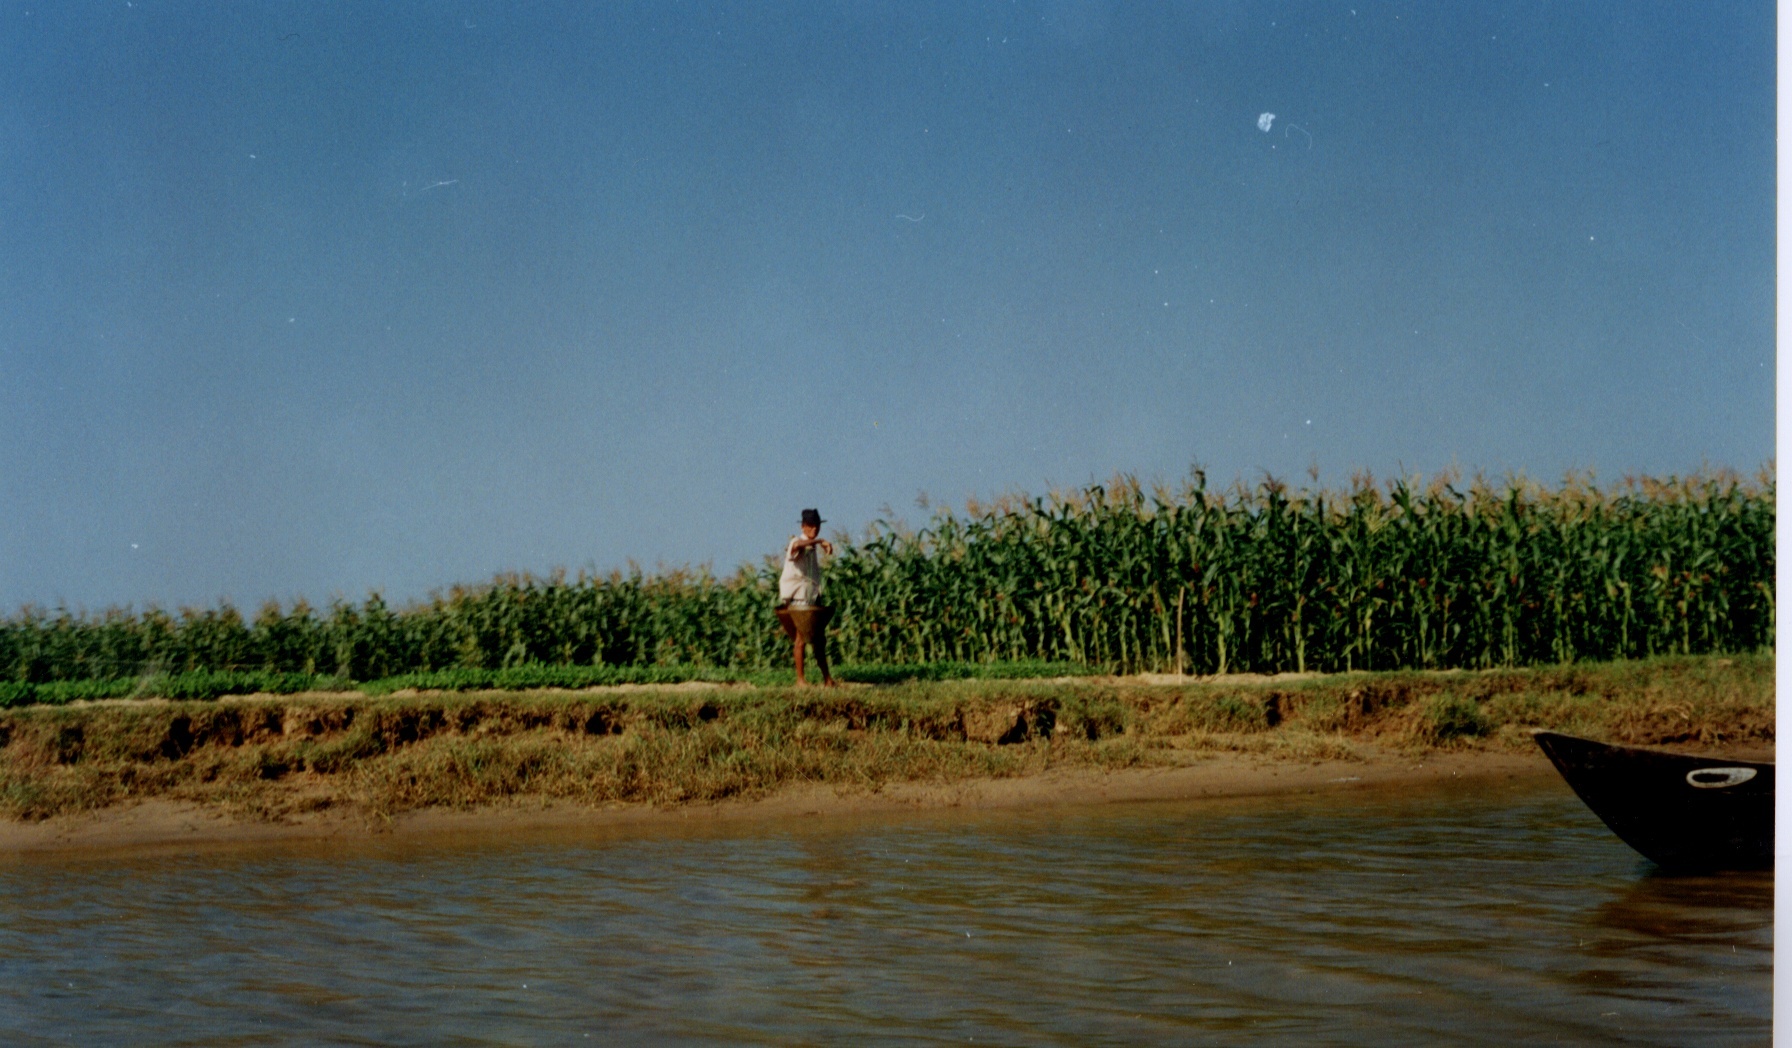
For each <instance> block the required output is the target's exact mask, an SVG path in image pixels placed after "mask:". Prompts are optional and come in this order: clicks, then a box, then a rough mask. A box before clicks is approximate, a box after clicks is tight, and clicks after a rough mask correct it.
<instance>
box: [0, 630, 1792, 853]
mask: <svg viewBox="0 0 1792 1048" xmlns="http://www.w3.org/2000/svg"><path fill="white" fill-rule="evenodd" d="M1538 727H1545V728H1552V729H1556V730H1561V731H1568V732H1572V733H1575V734H1580V735H1587V736H1590V737H1594V738H1603V739H1608V740H1612V741H1619V742H1628V743H1636V744H1663V743H1669V744H1673V743H1678V744H1701V745H1725V744H1729V745H1739V744H1758V743H1762V742H1770V741H1771V740H1772V739H1773V738H1774V707H1773V661H1772V659H1771V658H1769V657H1765V656H1746V657H1733V658H1716V657H1689V658H1660V659H1651V660H1642V661H1634V662H1620V663H1609V664H1597V665H1576V666H1566V667H1555V668H1548V669H1532V670H1502V671H1488V672H1432V673H1422V672H1401V673H1382V674H1370V673H1358V674H1341V675H1336V676H1330V677H1320V678H1312V679H1307V680H1299V681H1293V682H1278V681H1273V680H1271V681H1261V682H1228V683H1201V682H1190V683H1180V684H1172V685H1153V684H1146V683H1143V682H1139V681H1132V680H1124V679H1122V680H1115V679H1096V680H1070V681H1062V680H1037V679H1033V680H1027V679H1007V680H1003V679H968V678H960V679H948V680H908V681H905V682H903V683H897V684H889V685H880V686H876V687H860V688H842V689H827V690H824V689H817V688H810V689H800V690H799V689H795V688H789V687H779V686H771V687H757V688H756V687H747V686H734V687H717V688H713V689H697V690H677V691H671V690H658V691H655V690H625V691H608V692H595V691H587V692H575V691H547V690H537V691H522V692H504V691H439V692H430V693H424V694H416V695H394V694H383V695H381V694H352V695H341V694H337V695H318V694H293V695H284V696H282V695H272V694H270V695H265V696H259V697H255V698H237V699H226V700H221V701H201V700H192V699H186V700H172V701H155V702H130V703H100V704H77V705H64V706H53V705H37V706H30V707H25V708H17V709H11V710H5V711H0V812H3V813H4V814H5V815H7V816H9V817H11V818H15V819H39V818H45V817H48V816H52V815H58V814H65V813H70V812H79V811H90V810H96V809H100V808H105V807H108V806H111V805H115V804H120V803H128V802H130V801H132V800H136V799H141V798H145V797H165V798H169V799H174V800H184V801H193V802H197V803H200V804H204V805H210V806H215V807H218V808H221V809H224V810H229V811H233V812H236V813H239V814H248V815H252V816H257V817H262V818H280V817H284V816H287V815H291V814H294V813H297V812H302V811H305V810H310V809H316V808H324V807H338V806H348V807H350V808H353V809H355V810H358V811H362V812H365V813H368V814H370V815H374V816H389V815H392V814H394V813H397V812H402V811H406V810H411V809H417V808H428V807H449V808H472V807H479V806H484V805H492V804H499V803H505V802H508V801H512V800H514V799H516V798H520V797H540V798H558V799H564V800H569V801H574V802H578V803H584V804H594V805H595V804H602V803H608V802H618V801H620V802H651V803H657V804H680V803H694V802H705V801H714V800H720V799H723V798H729V797H742V796H760V795H764V794H767V793H770V792H772V791H775V790H777V789H779V788H781V787H785V786H790V785H794V784H803V783H825V784H833V785H836V786H839V787H842V788H859V789H876V788H878V787H879V786H881V785H883V784H885V783H893V782H908V781H928V782H948V781H953V780H958V779H966V778H986V777H1006V776H1013V775H1020V774H1026V773H1030V772H1037V771H1042V770H1045V769H1047V768H1052V767H1067V766H1071V767H1074V766H1083V767H1094V768H1113V767H1127V766H1137V765H1159V764H1175V763H1183V762H1186V761H1187V760H1188V759H1190V755H1191V754H1200V753H1212V752H1220V751H1231V752H1239V753H1248V754H1258V755H1262V756H1265V757H1273V758H1282V759H1295V760H1312V759H1338V758H1345V759H1348V758H1350V757H1352V756H1353V755H1358V754H1360V753H1361V752H1363V750H1364V748H1365V747H1373V748H1377V749H1386V748H1393V749H1395V750H1399V751H1406V752H1419V753H1422V752H1430V751H1436V750H1440V749H1519V748H1528V747H1529V746H1530V745H1531V743H1530V742H1529V739H1528V736H1527V730H1528V729H1530V728H1538Z"/></svg>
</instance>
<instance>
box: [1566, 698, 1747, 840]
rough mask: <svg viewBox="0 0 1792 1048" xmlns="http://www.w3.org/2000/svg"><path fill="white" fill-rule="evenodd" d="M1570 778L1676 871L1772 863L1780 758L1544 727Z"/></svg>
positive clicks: (1613, 822) (1622, 831) (1626, 834)
mask: <svg viewBox="0 0 1792 1048" xmlns="http://www.w3.org/2000/svg"><path fill="white" fill-rule="evenodd" d="M1533 737H1534V738H1535V739H1536V740H1537V745H1538V746H1540V747H1542V749H1543V752H1544V753H1545V754H1547V755H1548V756H1549V759H1550V761H1551V762H1552V763H1554V764H1555V766H1556V770H1557V771H1559V772H1561V773H1562V778H1564V779H1567V780H1568V785H1569V786H1571V787H1573V789H1574V792H1575V793H1576V794H1578V795H1579V796H1580V799H1581V800H1582V801H1585V802H1586V805H1587V807H1589V808H1591V809H1593V814H1595V815H1597V816H1599V818H1600V819H1601V820H1602V821H1604V823H1605V824H1606V825H1607V826H1609V827H1611V830H1612V832H1613V833H1615V834H1617V835H1618V836H1619V838H1621V839H1622V840H1623V841H1624V843H1625V844H1628V845H1630V846H1631V847H1632V848H1635V849H1636V850H1637V851H1639V852H1641V853H1642V854H1643V855H1644V856H1645V857H1646V858H1648V859H1651V860H1653V861H1654V862H1656V863H1658V864H1660V865H1662V866H1665V867H1668V868H1670V869H1677V870H1739V869H1764V868H1769V867H1771V866H1772V865H1773V765H1772V764H1763V763H1759V762H1755V761H1739V760H1730V759H1727V758H1718V757H1697V756H1692V755H1689V754H1684V753H1668V752H1665V751H1662V750H1645V749H1637V748H1635V747H1631V746H1608V745H1606V744H1605V743H1601V742H1594V741H1592V740H1591V739H1579V738H1575V737H1574V736H1572V735H1558V734H1556V733H1555V732H1548V731H1540V732H1537V733H1535V735H1534V736H1533Z"/></svg>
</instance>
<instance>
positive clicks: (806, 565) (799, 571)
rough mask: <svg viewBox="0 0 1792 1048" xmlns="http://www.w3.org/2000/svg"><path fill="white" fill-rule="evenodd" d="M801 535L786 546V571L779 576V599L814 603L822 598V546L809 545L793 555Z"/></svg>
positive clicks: (793, 536)
mask: <svg viewBox="0 0 1792 1048" xmlns="http://www.w3.org/2000/svg"><path fill="white" fill-rule="evenodd" d="M798 541H799V537H798V536H796V535H792V536H791V537H790V542H789V544H787V545H786V546H785V547H784V571H783V572H782V573H781V574H780V575H779V576H778V600H779V601H787V600H794V601H798V602H800V603H804V604H814V603H816V602H818V601H820V600H821V547H820V546H807V547H804V548H803V549H802V550H801V551H800V552H798V553H796V555H795V556H792V555H791V553H792V550H793V549H795V547H796V544H797V542H798Z"/></svg>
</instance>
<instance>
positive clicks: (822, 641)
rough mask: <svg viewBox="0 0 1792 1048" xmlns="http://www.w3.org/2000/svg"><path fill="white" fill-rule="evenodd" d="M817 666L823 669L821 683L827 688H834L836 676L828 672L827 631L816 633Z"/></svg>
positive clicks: (817, 631)
mask: <svg viewBox="0 0 1792 1048" xmlns="http://www.w3.org/2000/svg"><path fill="white" fill-rule="evenodd" d="M814 646H815V665H817V666H819V667H821V683H822V684H823V685H825V686H826V687H829V688H831V687H833V686H834V675H833V674H832V673H831V672H829V671H828V635H827V631H825V630H816V631H815V640H814Z"/></svg>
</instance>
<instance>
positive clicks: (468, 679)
mask: <svg viewBox="0 0 1792 1048" xmlns="http://www.w3.org/2000/svg"><path fill="white" fill-rule="evenodd" d="M1100 672H1101V671H1100V670H1099V669H1095V668H1093V667H1089V666H1079V665H1076V664H1074V663H1068V662H1037V661H1034V662H1024V661H1023V662H995V663H979V662H930V663H921V664H918V665H888V664H880V663H870V664H864V665H857V666H845V667H842V668H840V669H839V670H837V671H836V673H835V676H836V677H837V678H838V679H840V680H842V681H846V682H848V683H853V684H897V683H901V682H903V681H939V680H1022V679H1028V678H1038V677H1089V676H1095V675H1097V674H1099V673H1100ZM693 681H695V682H704V683H712V684H752V685H756V686H759V687H776V686H780V685H782V686H790V685H794V684H795V683H796V672H795V671H794V670H789V669H761V670H726V669H716V668H714V667H704V666H550V665H542V664H538V663H537V664H525V665H521V666H512V667H509V668H506V669H499V670H482V669H466V668H457V669H448V670H433V671H429V672H419V673H401V674H398V675H395V676H391V677H382V678H380V679H378V680H371V681H363V682H360V683H356V682H353V681H349V680H347V679H345V678H342V677H333V676H326V675H322V674H315V673H274V672H265V671H211V670H197V671H193V672H190V673H178V674H154V675H149V676H142V677H114V678H109V679H98V680H73V681H49V682H44V683H38V684H33V683H28V682H23V681H7V682H0V709H7V708H13V707H20V706H33V705H46V706H60V705H65V704H67V703H70V702H77V701H94V700H99V699H198V700H206V699H220V698H224V697H226V696H231V695H258V694H266V695H293V694H297V693H300V692H310V691H350V690H353V691H359V692H361V693H363V694H366V695H391V694H393V693H395V692H399V691H406V690H410V691H532V690H533V691H538V690H542V689H547V688H597V687H608V686H614V685H620V684H685V683H690V682H693Z"/></svg>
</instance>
